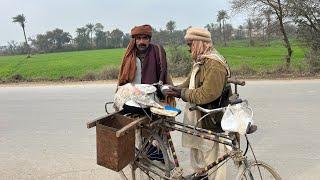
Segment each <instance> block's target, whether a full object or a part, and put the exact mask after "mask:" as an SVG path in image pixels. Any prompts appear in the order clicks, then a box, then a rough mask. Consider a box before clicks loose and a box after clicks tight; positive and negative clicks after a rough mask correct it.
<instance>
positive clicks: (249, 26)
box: [247, 18, 254, 46]
mask: <svg viewBox="0 0 320 180" xmlns="http://www.w3.org/2000/svg"><path fill="white" fill-rule="evenodd" d="M247 29H248V37H249V44H250V46H253V45H254V41H253V39H252V30H253V23H252V20H251V19H250V18H249V19H247Z"/></svg>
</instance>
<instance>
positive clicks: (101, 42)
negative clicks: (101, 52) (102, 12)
mask: <svg viewBox="0 0 320 180" xmlns="http://www.w3.org/2000/svg"><path fill="white" fill-rule="evenodd" d="M103 29H104V26H103V25H102V24H101V23H96V24H95V26H94V28H93V30H94V32H95V44H96V47H97V48H99V49H102V48H106V47H107V35H106V32H103Z"/></svg>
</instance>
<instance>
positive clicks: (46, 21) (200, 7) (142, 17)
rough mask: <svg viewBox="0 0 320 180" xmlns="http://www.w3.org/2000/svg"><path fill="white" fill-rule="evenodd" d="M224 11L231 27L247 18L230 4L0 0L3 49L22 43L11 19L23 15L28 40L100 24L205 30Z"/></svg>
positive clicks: (225, 0)
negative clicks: (171, 23)
mask: <svg viewBox="0 0 320 180" xmlns="http://www.w3.org/2000/svg"><path fill="white" fill-rule="evenodd" d="M222 9H223V10H226V11H227V12H228V14H229V16H230V17H231V18H230V19H229V20H228V23H231V24H233V25H234V26H238V25H240V24H242V23H243V22H244V21H245V18H246V16H245V15H241V14H234V13H232V11H231V8H230V3H229V0H55V1H52V0H50V1H49V0H0V46H2V45H7V42H8V41H10V40H14V41H17V42H22V41H23V39H24V38H23V33H22V28H21V27H20V25H19V24H15V23H12V17H14V16H16V15H18V14H22V13H23V14H24V15H25V17H26V33H27V37H35V36H36V35H37V34H43V33H45V32H46V31H48V30H53V29H55V28H61V29H63V30H64V31H67V32H70V33H71V35H73V36H74V35H75V30H76V28H78V27H82V26H84V25H86V24H88V23H93V24H95V23H98V22H100V23H101V24H102V25H103V26H104V27H105V30H113V29H115V28H119V29H121V30H122V31H124V32H126V33H128V32H130V29H131V28H132V27H134V26H136V25H141V24H150V25H152V26H153V27H155V28H156V29H160V28H162V29H164V28H165V25H166V23H167V22H168V21H170V20H173V21H175V22H176V26H177V29H185V28H187V27H189V26H193V27H204V26H205V25H206V24H208V23H216V16H217V13H218V11H219V10H222Z"/></svg>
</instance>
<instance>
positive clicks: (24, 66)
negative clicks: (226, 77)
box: [0, 41, 305, 81]
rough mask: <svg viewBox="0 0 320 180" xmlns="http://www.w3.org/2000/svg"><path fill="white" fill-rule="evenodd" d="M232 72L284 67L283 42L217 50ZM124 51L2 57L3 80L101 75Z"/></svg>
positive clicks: (297, 59) (296, 60)
mask: <svg viewBox="0 0 320 180" xmlns="http://www.w3.org/2000/svg"><path fill="white" fill-rule="evenodd" d="M217 49H218V51H219V52H220V53H221V54H222V55H223V56H225V57H226V59H227V60H228V62H229V64H230V66H231V68H232V69H236V68H241V67H242V66H244V65H246V66H249V67H250V68H252V69H254V70H256V71H262V70H271V69H272V68H276V67H279V66H280V65H283V64H284V56H285V55H286V53H287V52H286V49H285V48H284V47H283V46H282V42H281V41H272V42H270V46H267V47H263V46H256V47H248V46H247V42H245V41H233V42H230V43H229V44H228V47H222V46H217ZM293 51H294V53H293V58H292V67H293V69H301V68H303V67H305V63H304V61H303V57H304V53H305V50H303V49H301V48H300V47H299V46H298V45H297V44H296V43H295V41H294V43H293ZM123 53H124V49H103V50H89V51H74V52H62V53H48V54H35V55H33V56H32V57H31V58H30V59H27V58H26V56H25V55H22V56H0V80H3V81H7V80H10V79H11V78H12V76H14V75H17V74H20V75H22V77H23V78H24V79H33V80H34V79H52V80H56V79H60V78H61V77H74V78H80V77H82V76H84V75H85V74H87V73H89V72H100V71H102V70H104V69H106V68H107V67H114V66H116V67H119V65H120V63H121V59H122V56H123Z"/></svg>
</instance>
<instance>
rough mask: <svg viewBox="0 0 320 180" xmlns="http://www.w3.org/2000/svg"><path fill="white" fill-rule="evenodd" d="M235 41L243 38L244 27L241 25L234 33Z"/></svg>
mask: <svg viewBox="0 0 320 180" xmlns="http://www.w3.org/2000/svg"><path fill="white" fill-rule="evenodd" d="M235 38H236V39H244V38H245V32H244V27H243V26H242V25H239V27H238V29H237V31H236V36H235Z"/></svg>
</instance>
